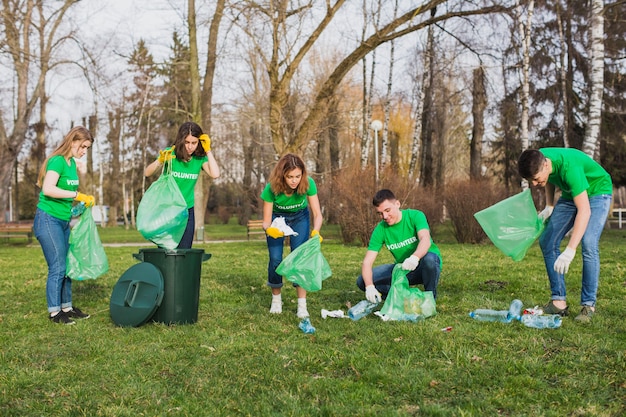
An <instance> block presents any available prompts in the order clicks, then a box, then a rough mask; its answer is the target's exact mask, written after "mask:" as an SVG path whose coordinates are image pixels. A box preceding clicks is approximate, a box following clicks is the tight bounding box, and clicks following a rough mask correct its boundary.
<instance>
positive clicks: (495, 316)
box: [469, 308, 511, 323]
mask: <svg viewBox="0 0 626 417" xmlns="http://www.w3.org/2000/svg"><path fill="white" fill-rule="evenodd" d="M469 316H470V317H471V318H473V319H474V320H478V321H499V322H501V323H510V322H511V318H510V317H509V316H510V314H509V311H508V310H490V309H488V308H477V309H476V310H474V311H472V312H470V313H469Z"/></svg>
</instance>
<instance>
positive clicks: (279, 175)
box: [270, 153, 309, 195]
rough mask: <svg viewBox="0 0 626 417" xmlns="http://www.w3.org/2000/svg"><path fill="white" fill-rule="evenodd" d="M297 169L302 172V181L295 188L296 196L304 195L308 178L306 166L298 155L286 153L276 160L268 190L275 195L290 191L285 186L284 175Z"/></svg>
mask: <svg viewBox="0 0 626 417" xmlns="http://www.w3.org/2000/svg"><path fill="white" fill-rule="evenodd" d="M296 168H299V169H300V170H301V171H302V179H301V180H300V184H298V188H296V190H295V192H296V194H306V193H307V191H309V177H308V175H307V172H306V166H305V165H304V161H303V160H302V158H300V157H299V156H298V155H296V154H293V153H288V154H286V155H285V156H283V157H282V158H280V159H279V160H278V163H277V164H276V166H275V167H274V169H273V170H272V172H271V174H270V188H271V189H272V192H273V193H274V194H275V195H278V194H280V193H284V192H286V191H291V187H289V186H288V185H287V181H285V175H287V173H288V172H291V171H293V170H294V169H296Z"/></svg>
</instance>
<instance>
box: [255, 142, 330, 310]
mask: <svg viewBox="0 0 626 417" xmlns="http://www.w3.org/2000/svg"><path fill="white" fill-rule="evenodd" d="M261 199H262V200H263V229H265V233H266V234H267V249H268V251H269V256H270V259H269V264H268V266H267V276H268V278H267V285H268V286H269V287H271V289H272V304H271V307H270V313H272V314H280V313H282V311H283V307H282V298H281V288H282V286H283V277H282V276H280V275H278V274H277V273H276V268H277V267H278V265H280V263H281V262H282V259H283V244H284V238H285V234H284V232H283V231H282V230H280V229H279V228H277V227H272V223H273V222H274V220H275V219H276V218H278V217H283V218H284V223H285V224H286V226H288V227H290V228H291V229H292V230H293V231H294V232H296V233H297V235H295V234H294V235H291V236H290V238H289V243H290V246H291V251H294V250H295V249H296V248H297V247H298V246H300V245H302V244H303V243H304V242H306V241H307V239H308V238H309V236H310V237H313V236H318V237H319V239H320V242H321V241H322V236H321V235H320V234H319V230H320V228H321V227H322V220H323V219H322V211H321V209H320V201H319V198H318V196H317V187H316V185H315V181H313V178H311V177H309V176H308V175H307V170H306V167H305V165H304V162H303V161H302V159H301V158H300V157H299V156H297V155H294V154H287V155H285V156H283V157H282V158H280V160H279V161H278V163H277V164H276V166H275V167H274V169H273V170H272V173H271V174H270V181H269V183H268V184H267V185H266V186H265V189H264V190H263V192H262V193H261ZM309 208H310V210H311V211H312V212H313V230H312V231H311V233H310V235H309V229H310V225H311V220H310V214H309ZM281 224H282V222H281ZM294 286H295V287H296V292H297V295H298V311H297V315H298V318H305V317H308V316H309V313H308V311H307V307H306V290H304V289H303V288H302V287H299V286H296V285H295V284H294Z"/></svg>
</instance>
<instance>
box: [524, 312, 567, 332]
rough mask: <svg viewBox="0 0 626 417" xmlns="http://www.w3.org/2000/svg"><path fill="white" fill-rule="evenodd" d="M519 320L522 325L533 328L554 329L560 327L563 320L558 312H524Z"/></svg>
mask: <svg viewBox="0 0 626 417" xmlns="http://www.w3.org/2000/svg"><path fill="white" fill-rule="evenodd" d="M521 322H522V323H523V324H524V326H526V327H533V328H535V329H556V328H558V327H561V323H562V322H563V320H562V319H561V316H559V315H558V314H542V315H537V314H524V315H523V316H522V318H521Z"/></svg>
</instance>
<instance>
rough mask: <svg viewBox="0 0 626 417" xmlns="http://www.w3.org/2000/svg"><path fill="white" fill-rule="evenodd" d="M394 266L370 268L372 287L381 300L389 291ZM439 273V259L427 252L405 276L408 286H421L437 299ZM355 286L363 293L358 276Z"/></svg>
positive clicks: (361, 280) (362, 285)
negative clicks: (381, 296)
mask: <svg viewBox="0 0 626 417" xmlns="http://www.w3.org/2000/svg"><path fill="white" fill-rule="evenodd" d="M394 266H396V264H385V265H379V266H375V267H374V268H372V279H373V281H374V286H375V287H376V289H377V290H378V291H379V292H380V293H381V294H382V295H383V298H385V297H387V294H388V293H389V289H390V288H391V278H392V272H393V267H394ZM440 272H441V259H439V256H438V255H437V254H436V253H433V252H428V253H426V256H424V257H423V258H422V259H420V263H419V265H417V268H415V270H414V271H410V272H409V273H408V274H406V277H407V279H408V280H409V285H417V284H423V285H424V291H432V292H433V296H434V297H435V298H437V285H438V284H439V274H440ZM356 285H357V286H358V287H359V288H360V289H361V291H365V282H364V281H363V277H362V276H361V275H359V277H358V278H357V280H356Z"/></svg>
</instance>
